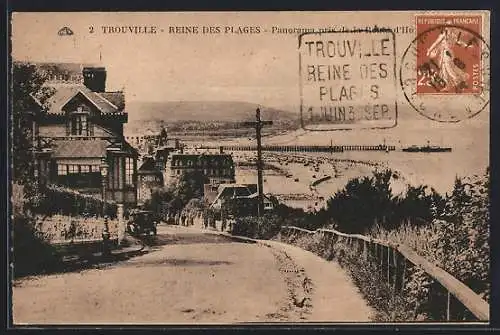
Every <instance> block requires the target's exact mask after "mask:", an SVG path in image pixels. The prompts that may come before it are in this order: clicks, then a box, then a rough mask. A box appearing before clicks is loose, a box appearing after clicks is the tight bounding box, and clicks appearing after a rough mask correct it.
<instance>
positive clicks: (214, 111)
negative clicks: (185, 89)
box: [126, 101, 298, 123]
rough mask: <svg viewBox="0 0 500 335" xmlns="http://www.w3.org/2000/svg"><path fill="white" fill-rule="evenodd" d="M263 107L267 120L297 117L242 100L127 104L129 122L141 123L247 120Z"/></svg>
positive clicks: (263, 116)
mask: <svg viewBox="0 0 500 335" xmlns="http://www.w3.org/2000/svg"><path fill="white" fill-rule="evenodd" d="M257 107H260V108H261V111H262V118H263V119H266V120H273V121H275V120H296V119H297V118H298V115H297V114H295V113H291V112H288V111H284V110H278V109H274V108H268V107H265V106H259V105H258V104H255V103H249V102H239V101H236V102H234V101H164V102H150V101H131V102H128V103H127V108H126V109H127V112H128V113H129V123H135V122H139V123H140V121H164V122H167V123H169V122H176V121H226V122H232V121H233V122H234V121H248V120H254V119H255V110H256V109H257Z"/></svg>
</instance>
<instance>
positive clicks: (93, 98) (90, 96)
mask: <svg viewBox="0 0 500 335" xmlns="http://www.w3.org/2000/svg"><path fill="white" fill-rule="evenodd" d="M78 94H81V95H82V96H84V97H85V99H87V100H88V101H90V102H91V103H92V104H93V105H94V106H95V107H96V108H97V109H99V111H101V113H103V114H114V113H119V112H122V111H123V108H124V103H121V104H120V102H119V100H120V99H122V100H123V101H125V100H124V98H123V92H112V93H109V94H108V93H96V92H92V91H91V90H90V89H88V88H87V87H86V86H84V85H66V86H59V87H57V88H56V92H55V93H54V94H53V95H52V96H51V97H50V98H49V99H48V101H47V103H48V105H49V110H48V113H49V114H63V113H64V111H63V108H64V106H65V105H66V104H67V103H68V102H70V101H71V100H72V99H73V98H74V97H75V96H76V95H78ZM120 95H121V97H120ZM109 97H111V99H112V100H113V101H115V102H117V103H118V105H119V106H117V105H116V104H114V103H113V102H111V101H109V100H108V99H107V98H109Z"/></svg>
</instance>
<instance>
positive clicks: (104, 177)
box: [100, 158, 110, 256]
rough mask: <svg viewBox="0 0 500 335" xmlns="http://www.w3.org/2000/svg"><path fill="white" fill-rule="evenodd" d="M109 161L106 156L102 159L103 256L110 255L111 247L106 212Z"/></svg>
mask: <svg viewBox="0 0 500 335" xmlns="http://www.w3.org/2000/svg"><path fill="white" fill-rule="evenodd" d="M108 167H109V166H108V163H107V162H106V158H103V159H102V160H101V166H100V170H101V176H102V214H103V215H104V230H103V232H102V242H103V250H102V255H103V256H109V255H110V248H109V237H110V234H109V226H108V215H107V214H106V181H107V180H108Z"/></svg>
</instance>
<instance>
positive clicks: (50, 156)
mask: <svg viewBox="0 0 500 335" xmlns="http://www.w3.org/2000/svg"><path fill="white" fill-rule="evenodd" d="M37 65H38V66H39V67H40V69H41V71H45V72H47V73H48V74H49V77H50V78H51V80H50V81H49V82H48V83H47V85H49V86H52V87H53V88H54V89H55V93H54V94H53V95H52V96H51V98H50V99H49V101H48V108H47V109H46V110H44V112H43V113H40V114H39V116H38V117H37V118H36V119H35V120H34V128H35V141H36V148H37V154H36V163H37V164H36V165H37V172H36V173H37V174H38V176H39V180H40V181H41V182H43V183H48V184H56V185H61V186H64V187H67V188H71V189H74V190H77V191H79V192H81V193H85V194H93V195H95V196H97V197H102V196H103V194H106V199H107V200H113V201H115V202H116V203H122V204H125V205H127V206H135V204H136V203H137V159H138V152H137V150H136V149H134V148H133V147H132V146H131V145H130V144H129V143H128V142H127V141H126V140H125V138H124V136H123V124H124V123H126V122H127V120H128V115H127V112H126V111H125V97H124V93H123V92H121V91H117V92H116V91H115V92H109V91H106V89H105V86H106V69H105V68H104V67H93V66H79V65H78V64H37ZM104 163H106V164H107V166H108V169H107V170H108V173H107V174H106V178H105V179H103V176H102V174H101V166H103V165H104ZM104 191H105V192H104Z"/></svg>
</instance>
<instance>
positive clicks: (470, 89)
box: [400, 15, 490, 123]
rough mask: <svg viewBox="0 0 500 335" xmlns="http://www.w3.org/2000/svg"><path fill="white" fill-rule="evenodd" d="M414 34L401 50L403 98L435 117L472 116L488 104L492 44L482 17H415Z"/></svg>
mask: <svg viewBox="0 0 500 335" xmlns="http://www.w3.org/2000/svg"><path fill="white" fill-rule="evenodd" d="M416 22H417V31H418V32H419V33H418V34H417V36H416V38H415V39H414V40H413V41H412V42H411V43H410V45H409V46H408V47H407V48H406V50H405V52H404V53H403V57H402V59H401V64H400V65H401V67H400V84H401V88H402V90H403V92H404V96H405V98H406V100H407V102H408V103H409V104H410V105H411V106H412V107H413V109H415V110H416V111H417V112H418V113H420V114H421V115H423V116H425V117H427V118H429V119H431V120H434V121H438V122H452V123H455V122H460V121H462V120H465V119H469V118H472V117H474V116H476V115H478V114H479V113H480V112H481V111H483V110H484V109H485V108H486V106H488V104H489V91H490V88H489V86H490V48H489V45H488V42H487V40H485V38H484V36H483V35H482V34H483V22H482V18H481V16H475V15H472V16H467V15H462V16H451V15H446V16H428V15H423V16H416Z"/></svg>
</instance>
